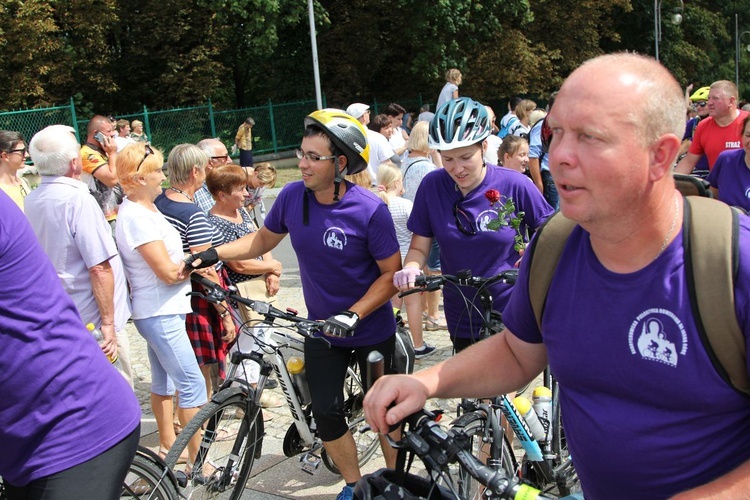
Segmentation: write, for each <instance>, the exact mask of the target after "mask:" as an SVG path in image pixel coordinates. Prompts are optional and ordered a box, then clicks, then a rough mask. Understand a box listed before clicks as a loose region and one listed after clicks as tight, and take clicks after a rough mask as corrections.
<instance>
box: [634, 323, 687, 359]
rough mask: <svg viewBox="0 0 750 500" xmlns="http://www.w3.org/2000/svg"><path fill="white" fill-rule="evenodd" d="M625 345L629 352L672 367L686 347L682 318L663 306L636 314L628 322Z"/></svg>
mask: <svg viewBox="0 0 750 500" xmlns="http://www.w3.org/2000/svg"><path fill="white" fill-rule="evenodd" d="M628 344H629V345H630V352H631V353H632V354H634V355H637V354H640V356H641V358H642V359H647V360H650V361H656V362H659V363H664V364H666V365H669V366H673V367H676V366H677V361H678V360H679V356H684V355H685V354H687V348H688V341H687V333H686V332H685V327H684V326H683V324H682V321H680V320H679V318H677V316H675V315H674V314H673V313H672V312H671V311H667V310H666V309H648V310H646V311H643V312H642V313H641V314H639V315H638V317H637V318H635V321H633V323H632V324H631V325H630V331H629V332H628Z"/></svg>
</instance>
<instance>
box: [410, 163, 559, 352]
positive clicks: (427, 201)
mask: <svg viewBox="0 0 750 500" xmlns="http://www.w3.org/2000/svg"><path fill="white" fill-rule="evenodd" d="M489 189H497V190H498V191H500V194H501V195H502V196H504V197H506V198H512V199H513V202H514V203H515V205H516V210H517V211H518V212H524V216H523V224H522V226H526V227H529V228H531V229H536V228H538V227H539V226H540V225H541V224H542V223H543V222H544V221H545V220H547V217H549V216H550V215H551V214H552V213H553V209H552V207H550V206H549V204H548V203H547V202H546V201H545V200H544V197H542V194H541V193H540V192H539V190H538V189H537V188H536V187H535V186H534V184H532V183H531V182H529V180H528V178H527V177H526V176H525V175H523V174H521V173H519V172H516V171H515V170H510V169H507V168H503V167H497V166H495V165H487V174H486V175H485V176H484V180H483V181H482V183H481V184H480V185H479V186H478V187H477V188H476V189H474V190H473V191H472V192H470V193H469V194H468V195H467V196H466V197H465V198H463V199H462V198H461V192H460V191H459V190H458V189H456V183H455V182H454V181H453V179H452V178H451V176H450V175H449V174H448V172H446V171H445V169H438V170H435V171H433V172H430V173H428V174H427V175H426V176H425V178H424V179H422V183H421V184H420V185H419V189H418V190H417V195H416V197H415V198H414V208H413V209H412V212H411V217H410V218H409V223H408V228H409V230H411V231H412V232H413V233H414V234H418V235H420V236H425V237H428V238H436V239H437V242H438V243H439V244H440V267H441V270H442V272H443V273H445V274H453V275H455V274H456V273H458V271H461V270H463V269H467V268H468V269H470V270H471V272H472V275H473V276H482V277H491V276H494V275H496V274H499V273H501V272H502V271H505V270H508V269H511V268H513V266H514V264H515V263H516V261H518V259H519V258H520V256H519V254H518V252H516V251H515V250H514V249H513V244H514V237H515V235H516V232H515V230H513V229H511V228H510V227H508V226H505V227H502V228H500V230H499V231H491V230H489V229H487V228H486V225H487V223H488V222H489V221H490V220H492V219H496V218H497V213H496V212H495V211H494V210H492V207H491V206H490V202H489V201H488V200H487V198H486V197H485V193H486V192H487V191H488V190H489ZM459 200H460V201H459ZM456 202H459V205H458V207H459V209H460V213H459V215H458V217H459V218H460V222H461V224H462V225H463V226H464V228H465V229H470V228H469V227H468V226H471V228H473V229H474V230H476V234H475V235H473V236H468V235H466V234H464V233H462V232H461V231H459V230H458V226H457V221H456V217H454V215H453V206H454V204H455V203H456ZM464 214H465V215H464ZM491 289H492V295H493V304H494V309H496V310H498V311H502V310H503V308H504V307H505V304H506V303H507V302H508V298H509V296H510V290H511V286H510V285H506V284H500V283H498V284H495V285H493V287H492V288H491ZM461 290H462V292H463V294H464V295H465V296H466V297H467V298H468V299H469V300H472V299H473V302H474V304H475V305H476V307H474V308H469V307H467V305H466V303H465V302H464V300H463V298H462V296H461V294H460V293H459V291H458V290H457V289H456V287H455V286H453V285H446V286H445V288H443V300H444V303H445V318H446V320H447V322H448V331H449V332H450V335H451V337H461V338H471V337H472V336H474V337H476V336H477V335H478V334H479V329H480V328H481V326H482V317H481V313H480V311H481V309H480V302H479V297H478V296H477V291H476V289H474V288H471V287H461ZM468 309H471V310H470V311H469V310H468Z"/></svg>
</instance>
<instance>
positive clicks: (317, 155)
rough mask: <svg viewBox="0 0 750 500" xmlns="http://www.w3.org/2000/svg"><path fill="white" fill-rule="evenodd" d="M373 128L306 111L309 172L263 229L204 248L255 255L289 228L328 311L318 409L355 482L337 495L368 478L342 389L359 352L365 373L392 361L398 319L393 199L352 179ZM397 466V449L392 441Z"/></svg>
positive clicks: (309, 282)
mask: <svg viewBox="0 0 750 500" xmlns="http://www.w3.org/2000/svg"><path fill="white" fill-rule="evenodd" d="M365 134H366V132H365V129H364V127H363V126H362V124H360V123H359V122H358V121H357V120H355V119H354V118H352V117H351V116H350V115H347V114H346V113H344V112H343V111H341V110H337V109H323V110H319V111H315V112H313V113H311V114H310V115H308V116H307V117H306V118H305V132H304V134H303V137H302V144H301V145H300V149H298V150H297V157H298V158H299V159H300V162H299V169H300V172H301V174H302V180H301V181H299V182H292V183H289V184H287V185H286V186H284V188H283V189H282V190H281V192H280V193H279V195H278V197H277V198H276V201H275V202H274V204H273V206H272V207H271V209H270V210H269V212H268V215H267V216H266V219H265V223H264V225H263V227H262V228H260V230H258V231H257V232H256V233H253V234H250V235H247V236H244V237H242V238H240V239H238V240H235V241H233V242H232V243H229V244H227V245H221V246H219V247H216V248H213V249H210V250H208V251H206V252H201V253H200V254H197V255H196V256H195V258H196V259H200V260H201V261H203V262H202V263H201V265H206V264H210V263H211V262H212V259H214V258H219V259H222V260H242V259H251V258H255V257H257V256H259V255H263V254H265V253H266V252H269V251H271V250H272V249H273V248H274V247H276V245H278V244H279V243H280V242H281V240H282V239H283V238H284V236H286V234H287V233H289V235H290V237H291V242H292V247H293V248H294V251H295V253H296V255H297V262H298V263H299V269H300V277H301V280H302V292H303V294H304V296H305V305H306V306H307V312H308V317H309V318H310V319H316V320H317V319H325V318H328V319H327V320H325V323H324V324H323V328H322V329H323V331H324V333H326V334H327V335H329V336H328V337H327V339H328V340H329V341H330V343H331V346H330V348H329V347H328V345H326V344H324V343H323V342H321V341H319V340H312V341H310V340H308V341H306V342H305V361H306V373H307V379H308V382H309V384H310V393H311V395H312V412H313V416H314V417H315V422H316V424H317V426H318V433H319V435H320V437H321V439H322V440H323V444H324V446H325V449H326V453H327V454H328V455H329V456H330V457H331V458H332V459H333V461H334V463H335V464H336V465H337V467H338V468H339V470H340V471H341V475H342V476H343V478H344V480H345V481H346V483H347V485H346V486H345V487H344V489H343V491H342V492H341V494H340V495H339V497H338V498H340V499H343V500H348V499H350V498H351V495H352V492H353V486H354V484H355V483H356V482H357V480H358V479H359V478H360V471H359V466H358V462H357V452H358V450H357V445H356V443H355V439H359V438H360V436H353V435H352V433H351V432H349V428H348V425H347V422H346V419H345V413H344V408H343V398H342V387H343V383H344V376H345V375H346V370H347V367H348V365H349V360H350V359H351V357H352V353H354V356H356V358H357V361H358V363H359V366H360V370H361V371H360V373H366V359H367V355H368V354H369V353H370V352H371V351H374V350H377V351H379V352H381V353H382V354H383V355H384V356H385V360H386V363H385V365H386V367H390V360H391V358H392V356H393V349H394V334H395V332H396V321H395V317H394V315H393V310H392V309H391V305H390V302H389V299H390V298H391V296H392V295H393V292H394V290H393V284H392V283H393V274H394V273H395V272H396V271H397V270H399V269H400V268H401V254H400V252H399V247H398V241H397V240H396V231H395V229H394V226H393V219H392V218H391V214H390V212H389V211H388V207H387V206H386V205H385V204H384V203H383V202H382V201H381V200H380V198H378V197H377V196H375V194H373V193H372V192H370V190H368V189H363V188H361V187H360V186H357V185H355V184H352V183H351V182H347V181H345V180H344V175H346V174H356V173H358V172H361V171H362V170H364V169H366V168H367V160H368V157H369V147H368V145H367V139H366V135H365ZM384 454H385V455H386V456H387V457H388V459H387V462H388V465H389V466H391V467H393V466H394V465H395V452H394V450H393V449H391V448H390V447H386V449H384Z"/></svg>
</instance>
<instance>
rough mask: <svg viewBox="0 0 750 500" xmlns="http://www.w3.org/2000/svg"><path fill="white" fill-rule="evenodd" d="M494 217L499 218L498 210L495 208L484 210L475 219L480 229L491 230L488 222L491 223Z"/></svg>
mask: <svg viewBox="0 0 750 500" xmlns="http://www.w3.org/2000/svg"><path fill="white" fill-rule="evenodd" d="M493 219H497V212H495V211H494V210H485V211H484V212H481V213H480V214H479V215H477V218H476V221H475V222H476V226H477V228H478V230H479V231H491V229H487V224H489V223H490V221H491V220H493ZM493 232H494V231H493Z"/></svg>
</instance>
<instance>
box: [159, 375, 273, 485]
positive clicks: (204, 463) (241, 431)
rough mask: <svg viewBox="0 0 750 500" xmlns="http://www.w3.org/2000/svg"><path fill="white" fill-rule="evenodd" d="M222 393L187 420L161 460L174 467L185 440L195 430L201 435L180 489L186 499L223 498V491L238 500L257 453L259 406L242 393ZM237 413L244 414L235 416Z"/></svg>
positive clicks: (260, 424)
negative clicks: (194, 455)
mask: <svg viewBox="0 0 750 500" xmlns="http://www.w3.org/2000/svg"><path fill="white" fill-rule="evenodd" d="M225 391H236V389H231V388H230V389H225ZM222 392H224V391H220V392H219V393H218V394H217V395H216V396H214V400H212V401H210V402H209V403H207V404H206V405H205V406H204V407H203V408H201V410H200V411H199V412H198V413H197V414H196V415H195V417H193V419H192V420H190V422H189V423H188V425H187V426H186V427H185V428H184V429H183V430H182V432H181V433H180V435H179V437H178V438H177V440H176V441H175V443H174V445H172V448H171V449H170V450H169V453H168V454H167V458H166V460H165V461H166V462H167V465H168V466H169V467H170V468H172V469H174V468H175V467H176V464H177V460H178V459H179V457H180V455H181V454H182V452H183V450H185V449H186V448H187V444H188V442H189V441H190V440H191V439H192V438H193V436H195V435H196V434H197V433H201V434H202V438H201V445H200V448H199V451H198V456H197V457H196V460H195V463H194V464H193V466H192V468H191V469H190V470H189V471H188V484H187V486H186V487H185V489H184V490H185V491H183V496H185V497H186V498H188V499H203V498H215V497H218V496H221V498H227V497H226V493H227V492H231V493H230V495H229V497H228V498H229V500H238V499H239V498H240V497H241V496H242V493H243V491H244V489H245V484H246V483H247V479H248V477H249V475H250V471H251V470H252V466H253V463H254V461H255V459H256V458H259V456H260V449H261V446H262V440H263V415H262V413H261V411H260V408H258V407H257V406H256V405H255V403H254V402H253V400H252V399H251V398H250V397H248V396H246V395H245V394H244V393H241V392H240V393H237V394H234V395H231V396H229V397H222V394H221V393H222ZM217 401H219V402H217ZM238 412H244V415H242V416H241V417H238V415H239V413H238ZM186 468H187V467H186Z"/></svg>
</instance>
